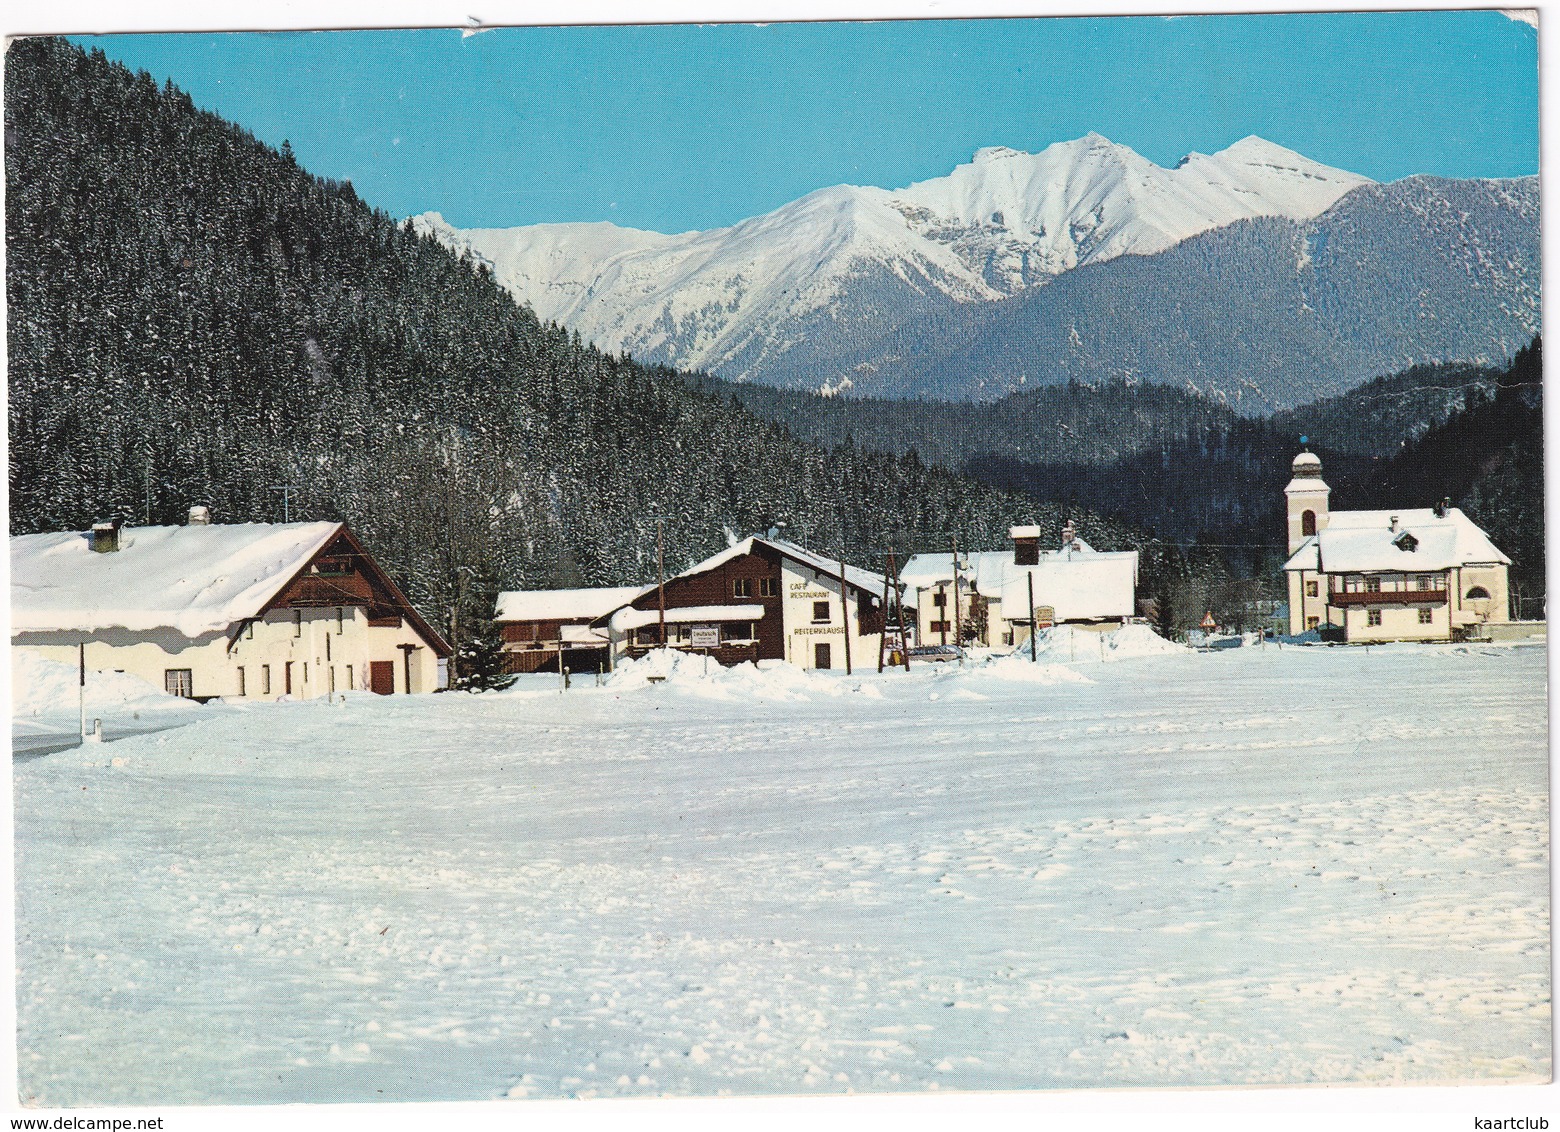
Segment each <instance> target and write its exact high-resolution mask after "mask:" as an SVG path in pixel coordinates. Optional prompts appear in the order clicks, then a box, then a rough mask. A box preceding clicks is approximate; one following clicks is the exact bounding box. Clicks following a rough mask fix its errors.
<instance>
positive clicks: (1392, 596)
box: [1327, 590, 1447, 605]
mask: <svg viewBox="0 0 1560 1132" xmlns="http://www.w3.org/2000/svg"><path fill="white" fill-rule="evenodd" d="M1446 595H1447V591H1446V590H1329V591H1328V592H1327V604H1329V605H1445V604H1446Z"/></svg>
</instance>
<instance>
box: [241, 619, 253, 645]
mask: <svg viewBox="0 0 1560 1132" xmlns="http://www.w3.org/2000/svg"><path fill="white" fill-rule="evenodd" d="M254 639H255V623H254V622H253V621H249V622H246V623H245V625H244V640H246V641H252V640H254Z"/></svg>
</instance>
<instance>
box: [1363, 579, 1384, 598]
mask: <svg viewBox="0 0 1560 1132" xmlns="http://www.w3.org/2000/svg"><path fill="white" fill-rule="evenodd" d="M1365 592H1366V593H1368V594H1379V593H1380V592H1381V579H1380V578H1379V577H1377V576H1375V575H1374V574H1372V575H1371V576H1370V577H1369V578H1366V579H1365Z"/></svg>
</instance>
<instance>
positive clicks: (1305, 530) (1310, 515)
mask: <svg viewBox="0 0 1560 1132" xmlns="http://www.w3.org/2000/svg"><path fill="white" fill-rule="evenodd" d="M1300 533H1301V534H1302V535H1314V534H1315V533H1316V512H1315V511H1302V512H1301V513H1300Z"/></svg>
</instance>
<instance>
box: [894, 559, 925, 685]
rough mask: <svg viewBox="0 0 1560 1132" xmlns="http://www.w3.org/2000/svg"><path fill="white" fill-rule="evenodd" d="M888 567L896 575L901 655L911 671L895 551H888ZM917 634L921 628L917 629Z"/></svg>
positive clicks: (902, 591) (895, 588)
mask: <svg viewBox="0 0 1560 1132" xmlns="http://www.w3.org/2000/svg"><path fill="white" fill-rule="evenodd" d="M888 568H889V570H890V571H892V573H893V575H894V614H895V616H896V618H897V619H898V623H899V655H900V658H901V659H902V660H903V661H904V662H905V671H906V672H909V671H910V637H909V635H908V634H906V633H905V591H904V586H903V585H902V584H901V583H900V580H899V563H898V562H897V561H896V560H895V559H894V552H893V551H892V550H890V551H889V552H888ZM916 632H917V634H919V633H920V628H919V627H917V629H916Z"/></svg>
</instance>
